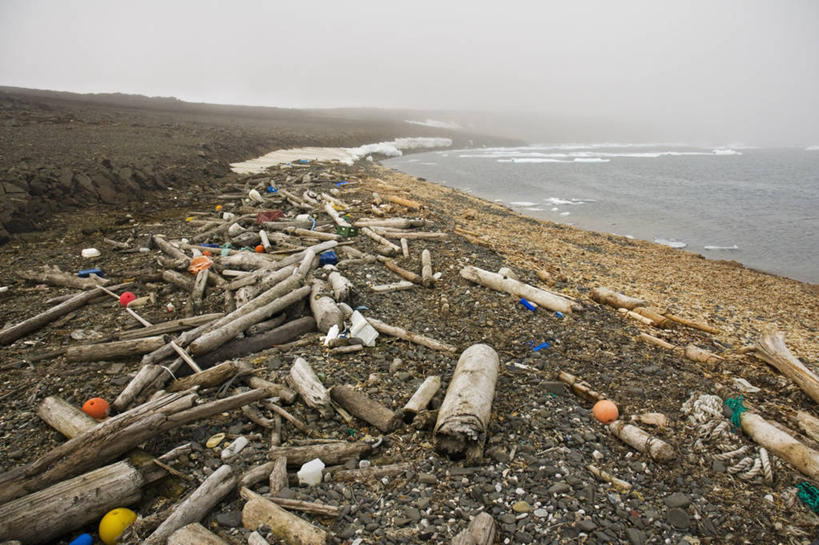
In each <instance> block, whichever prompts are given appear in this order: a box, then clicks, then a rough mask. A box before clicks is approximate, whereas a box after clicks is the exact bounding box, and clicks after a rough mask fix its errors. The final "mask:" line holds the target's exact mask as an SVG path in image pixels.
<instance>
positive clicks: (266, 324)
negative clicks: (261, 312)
mask: <svg viewBox="0 0 819 545" xmlns="http://www.w3.org/2000/svg"><path fill="white" fill-rule="evenodd" d="M286 320H287V314H286V313H284V312H282V313H281V314H279V315H277V316H273V317H272V318H271V319H269V320H265V321H263V322H259V323H258V324H256V325H252V326H250V327H249V328H247V330H246V331H245V335H247V336H252V335H258V334H259V333H264V332H265V331H270V330H271V329H276V328H277V327H279V326H280V325H282V324H283V323H284V322H285V321H286Z"/></svg>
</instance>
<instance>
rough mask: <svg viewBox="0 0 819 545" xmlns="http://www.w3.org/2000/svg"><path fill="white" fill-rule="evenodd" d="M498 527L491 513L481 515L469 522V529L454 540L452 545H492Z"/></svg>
mask: <svg viewBox="0 0 819 545" xmlns="http://www.w3.org/2000/svg"><path fill="white" fill-rule="evenodd" d="M496 533H497V527H496V525H495V519H493V518H492V515H490V514H489V513H486V512H484V513H479V514H478V515H477V516H476V517H475V518H474V519H472V520H471V521H470V522H469V527H468V528H467V529H466V530H462V531H461V532H460V533H458V534H457V535H456V536H455V537H454V538H453V539H452V545H492V544H493V543H495V534H496Z"/></svg>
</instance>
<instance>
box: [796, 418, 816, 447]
mask: <svg viewBox="0 0 819 545" xmlns="http://www.w3.org/2000/svg"><path fill="white" fill-rule="evenodd" d="M796 423H797V424H799V427H800V428H802V431H803V432H805V435H807V436H808V437H810V438H811V439H813V440H814V441H819V418H816V417H815V416H813V415H811V414H808V413H806V412H804V411H798V412H797V413H796Z"/></svg>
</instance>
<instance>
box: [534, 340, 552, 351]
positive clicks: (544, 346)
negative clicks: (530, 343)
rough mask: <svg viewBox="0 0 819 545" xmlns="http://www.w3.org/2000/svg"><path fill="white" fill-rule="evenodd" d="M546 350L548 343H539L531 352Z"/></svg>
mask: <svg viewBox="0 0 819 545" xmlns="http://www.w3.org/2000/svg"><path fill="white" fill-rule="evenodd" d="M546 348H549V343H546V342H543V343H540V344H539V345H537V346H536V347H534V348H533V349H532V352H537V351H538V350H543V349H546Z"/></svg>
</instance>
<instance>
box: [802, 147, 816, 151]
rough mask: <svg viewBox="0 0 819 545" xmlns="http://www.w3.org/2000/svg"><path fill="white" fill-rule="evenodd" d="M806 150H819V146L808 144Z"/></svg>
mask: <svg viewBox="0 0 819 545" xmlns="http://www.w3.org/2000/svg"><path fill="white" fill-rule="evenodd" d="M805 151H819V146H808V147H806V148H805Z"/></svg>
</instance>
